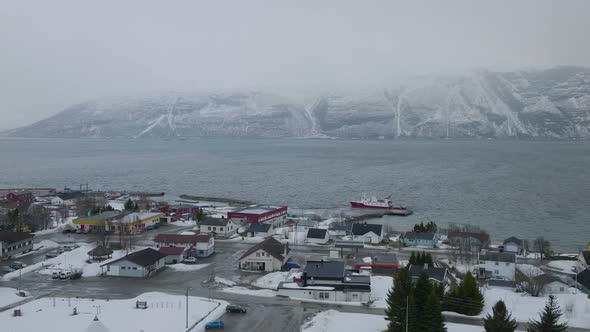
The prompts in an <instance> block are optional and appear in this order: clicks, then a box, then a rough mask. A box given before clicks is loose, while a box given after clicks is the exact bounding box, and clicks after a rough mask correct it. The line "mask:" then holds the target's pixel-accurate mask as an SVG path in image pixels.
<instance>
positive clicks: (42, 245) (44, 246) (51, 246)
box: [33, 240, 59, 250]
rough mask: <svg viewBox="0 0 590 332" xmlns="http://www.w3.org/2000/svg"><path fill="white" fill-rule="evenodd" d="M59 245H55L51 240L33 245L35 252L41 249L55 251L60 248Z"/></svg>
mask: <svg viewBox="0 0 590 332" xmlns="http://www.w3.org/2000/svg"><path fill="white" fill-rule="evenodd" d="M58 247H59V244H58V243H55V242H53V241H51V240H43V241H41V242H39V243H35V244H33V249H34V250H39V249H55V248H58Z"/></svg>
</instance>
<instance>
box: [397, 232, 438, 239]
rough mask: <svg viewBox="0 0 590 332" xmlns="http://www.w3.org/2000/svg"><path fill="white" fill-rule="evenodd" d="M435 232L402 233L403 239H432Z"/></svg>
mask: <svg viewBox="0 0 590 332" xmlns="http://www.w3.org/2000/svg"><path fill="white" fill-rule="evenodd" d="M435 236H436V233H428V232H420V233H416V232H407V233H406V234H404V239H407V240H430V241H432V240H434V238H435Z"/></svg>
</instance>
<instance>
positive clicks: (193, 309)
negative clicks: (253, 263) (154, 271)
mask: <svg viewBox="0 0 590 332" xmlns="http://www.w3.org/2000/svg"><path fill="white" fill-rule="evenodd" d="M135 301H147V305H148V308H147V309H135ZM185 301H186V298H185V297H184V296H182V295H168V294H164V293H155V292H154V293H145V294H142V295H140V296H138V297H136V298H133V299H127V300H110V301H104V300H89V299H77V298H71V299H63V298H57V299H55V302H54V299H53V298H43V299H39V300H35V301H32V302H30V303H27V304H24V305H22V306H21V307H20V308H21V310H22V313H23V316H22V317H13V316H12V312H11V311H7V312H3V313H0V326H2V330H3V331H12V332H19V331H22V332H24V331H46V330H47V327H51V326H53V327H54V328H50V330H59V331H60V332H80V331H85V330H86V329H87V327H88V326H89V325H90V324H91V323H92V319H93V318H94V316H95V314H96V312H97V311H98V312H99V314H98V319H99V321H100V322H101V323H102V324H103V325H104V326H105V327H106V328H107V329H109V330H110V331H111V332H118V331H120V332H128V331H184V330H185V312H186V307H185V305H186V304H185V303H186V302H185ZM54 303H55V305H54ZM226 305H227V302H225V301H219V300H213V301H209V300H207V299H204V298H199V297H189V326H192V325H193V324H195V323H196V322H197V321H199V320H201V319H203V318H204V319H203V320H202V321H201V322H200V323H199V324H197V325H196V328H195V329H194V330H196V331H202V330H203V329H204V327H205V324H207V322H209V321H211V320H215V319H217V318H219V317H221V316H222V315H223V314H224V312H225V307H226ZM74 308H76V310H77V312H78V314H77V315H75V316H73V315H72V311H73V310H74ZM58 327H59V328H58Z"/></svg>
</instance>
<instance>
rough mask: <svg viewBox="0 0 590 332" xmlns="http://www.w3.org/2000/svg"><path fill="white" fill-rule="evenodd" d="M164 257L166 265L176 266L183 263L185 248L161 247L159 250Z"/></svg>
mask: <svg viewBox="0 0 590 332" xmlns="http://www.w3.org/2000/svg"><path fill="white" fill-rule="evenodd" d="M158 251H159V252H160V253H161V254H162V255H165V256H166V257H164V263H166V264H176V263H180V262H182V259H183V258H184V251H185V248H184V247H161V248H160V250H158Z"/></svg>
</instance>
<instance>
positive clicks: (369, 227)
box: [352, 222, 383, 236]
mask: <svg viewBox="0 0 590 332" xmlns="http://www.w3.org/2000/svg"><path fill="white" fill-rule="evenodd" d="M382 231H383V225H379V224H367V223H360V222H357V223H354V224H352V235H365V234H367V233H369V232H373V233H375V234H377V235H379V236H380V235H381V233H382Z"/></svg>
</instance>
